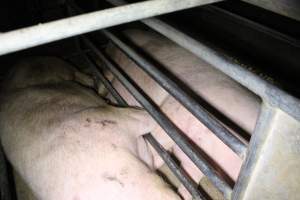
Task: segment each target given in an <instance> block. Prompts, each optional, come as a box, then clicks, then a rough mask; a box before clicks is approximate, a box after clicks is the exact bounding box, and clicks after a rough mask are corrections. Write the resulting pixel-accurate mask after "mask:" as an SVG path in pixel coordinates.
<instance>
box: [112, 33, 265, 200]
mask: <svg viewBox="0 0 300 200" xmlns="http://www.w3.org/2000/svg"><path fill="white" fill-rule="evenodd" d="M123 34H124V37H126V39H127V40H128V41H129V42H130V43H132V44H134V45H135V46H136V47H138V48H140V49H142V54H146V55H147V57H150V58H151V60H154V63H158V65H157V67H159V69H160V70H162V71H165V72H167V73H169V75H170V76H172V77H173V76H175V77H176V78H177V79H179V81H177V82H178V83H180V84H181V85H184V86H187V87H189V88H190V90H191V91H192V93H193V94H196V96H197V97H200V98H201V99H202V101H204V102H206V103H208V104H210V105H211V106H212V107H214V109H215V110H217V111H218V112H220V113H223V115H224V116H225V117H226V118H228V119H229V120H231V121H232V122H234V123H235V124H237V125H238V126H239V127H240V128H241V130H243V131H245V132H246V133H247V135H248V136H250V135H251V133H252V132H253V130H254V127H255V123H256V119H257V115H258V113H259V107H260V99H259V98H258V97H257V96H255V95H254V94H253V93H251V92H250V91H248V90H247V89H245V88H244V87H242V86H241V85H240V84H238V83H237V82H235V81H233V80H232V79H231V78H230V77H228V76H226V75H225V74H223V73H221V72H220V71H218V70H217V69H215V68H214V67H212V66H211V65H209V64H208V63H206V62H205V61H203V60H201V59H199V58H198V57H196V56H195V55H193V54H192V53H190V52H189V51H187V50H186V49H184V48H181V47H179V46H178V45H176V44H175V43H173V42H171V41H170V40H168V39H166V38H164V37H163V36H161V35H159V34H157V33H154V32H151V31H144V30H139V29H129V30H125V31H123ZM106 53H107V54H108V55H109V56H110V57H111V59H112V60H113V61H114V62H115V63H116V64H118V65H119V66H120V67H121V68H122V69H123V70H124V71H125V72H126V73H127V74H128V75H129V76H130V77H131V78H132V79H133V80H134V81H135V82H136V83H137V84H138V85H139V86H140V87H141V88H142V89H143V90H144V92H145V93H146V94H147V95H148V96H149V97H151V98H152V100H153V101H154V102H155V103H156V105H158V106H159V107H160V109H161V110H162V112H164V113H165V114H166V115H167V116H168V117H169V119H171V120H172V121H173V122H174V123H175V124H176V125H177V126H178V128H179V129H181V130H182V131H183V132H184V133H185V134H186V136H187V138H189V139H190V140H191V141H192V143H193V144H194V145H195V146H196V147H197V148H198V149H199V152H200V153H201V154H203V155H205V156H207V157H208V158H209V160H211V161H212V163H214V164H213V166H215V168H216V170H217V171H220V173H221V174H223V176H224V178H225V179H227V180H228V181H229V182H231V183H232V182H233V181H236V180H237V178H238V174H239V171H240V168H241V165H242V159H241V158H239V157H238V156H237V155H236V154H235V153H234V152H233V151H232V150H231V149H230V148H229V147H227V146H226V145H225V144H224V143H223V142H222V141H221V140H219V139H218V138H217V137H216V136H215V135H214V134H213V133H212V132H211V131H210V130H208V129H207V128H206V127H205V126H204V125H203V124H202V123H201V122H199V121H198V120H197V119H196V118H195V117H194V116H193V115H192V114H191V113H189V112H188V111H187V110H186V109H185V108H184V107H183V106H182V105H180V103H179V102H178V101H177V100H175V99H174V98H173V97H172V96H171V95H169V94H168V93H167V92H166V91H165V90H164V89H163V88H161V87H160V86H159V85H158V84H157V83H156V82H155V81H154V80H153V79H151V78H150V77H149V76H148V75H147V74H146V73H145V72H144V71H143V70H141V69H140V68H139V67H137V66H136V64H135V63H134V62H133V61H131V60H130V59H129V58H128V57H127V56H126V55H125V54H124V53H122V52H121V51H120V50H118V48H116V47H115V46H114V45H112V44H109V45H108V47H107V49H106ZM112 83H113V86H114V87H115V88H116V89H117V90H118V91H119V93H120V94H121V95H122V96H123V97H124V99H125V100H126V101H127V102H129V104H130V105H132V106H133V105H136V106H137V105H139V103H138V102H137V101H135V99H134V98H133V97H132V96H131V95H130V94H129V93H128V91H127V90H126V89H125V88H124V87H123V86H122V85H121V84H120V83H119V82H118V81H117V80H116V79H112ZM108 98H110V99H111V100H113V98H112V97H111V96H110V95H108ZM206 108H207V107H206ZM224 125H226V124H224ZM228 128H231V127H228ZM233 132H234V131H233ZM152 133H153V135H154V137H155V138H156V139H157V140H158V141H160V143H161V144H162V145H163V146H164V147H165V148H166V149H167V150H169V151H170V153H172V154H174V155H175V157H177V159H178V160H179V161H180V164H181V166H182V168H184V169H185V171H186V172H187V173H188V174H189V175H190V176H191V177H192V178H193V179H194V181H196V182H197V183H199V182H200V180H201V179H202V177H203V174H202V173H201V172H200V171H199V170H198V169H197V167H196V166H195V165H194V164H193V163H192V162H191V161H190V159H189V158H188V157H187V156H186V155H185V154H184V153H183V152H182V151H181V150H180V148H179V147H178V146H177V145H175V144H174V142H173V141H172V140H171V139H170V138H169V137H168V136H167V135H166V133H165V132H164V131H163V130H162V129H161V128H160V127H156V128H155V129H154V130H153V131H152ZM241 139H242V138H241ZM243 141H244V142H245V143H246V141H245V140H243ZM151 151H152V155H153V163H152V167H153V168H155V169H157V168H160V167H161V166H162V165H163V161H162V160H161V159H160V157H159V156H158V154H157V153H156V152H155V151H154V150H153V149H151ZM149 164H150V165H151V163H149ZM178 190H179V192H180V193H181V194H182V195H183V196H184V197H185V199H191V196H190V195H189V194H188V193H187V191H186V190H185V188H184V187H183V186H182V185H181V186H179V188H178Z"/></svg>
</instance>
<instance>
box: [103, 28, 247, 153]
mask: <svg viewBox="0 0 300 200" xmlns="http://www.w3.org/2000/svg"><path fill="white" fill-rule="evenodd" d="M101 32H102V33H103V34H104V35H105V36H106V37H108V38H109V39H110V40H111V41H112V42H113V43H114V44H115V45H116V46H117V47H119V48H120V49H121V50H122V51H123V52H124V53H125V54H126V55H128V56H129V57H130V58H131V59H132V60H133V61H134V62H135V63H136V64H137V65H138V66H139V67H140V68H142V69H143V70H144V71H146V73H147V74H148V75H150V76H151V77H152V78H153V79H154V80H155V81H156V82H157V83H158V84H159V85H160V86H162V87H163V88H164V89H165V90H166V91H168V92H169V93H170V94H171V95H172V96H173V97H174V98H175V99H177V100H178V101H179V102H180V103H182V105H184V106H185V107H186V108H187V109H188V110H189V111H190V112H191V113H192V114H193V115H194V116H195V117H196V118H198V119H199V121H201V122H202V123H203V124H204V125H205V126H206V127H207V128H208V129H209V130H211V131H212V132H213V133H214V134H215V135H216V136H217V137H218V138H219V139H220V140H222V141H223V142H224V143H225V144H226V145H227V146H228V147H230V148H231V149H232V150H233V151H234V152H235V153H236V154H237V155H239V156H240V157H241V158H244V156H245V154H246V151H247V146H246V145H245V144H244V143H243V142H241V140H239V139H238V138H237V137H236V136H235V135H233V134H232V133H231V132H230V131H229V130H228V129H227V128H225V127H224V126H223V125H222V124H221V123H220V122H219V121H217V120H216V119H215V118H213V117H212V116H211V115H210V114H209V113H208V112H207V111H206V110H205V108H203V107H202V106H201V105H200V104H199V103H198V102H197V101H196V100H195V99H194V98H193V97H191V96H190V95H189V94H187V93H186V91H185V90H184V89H182V88H181V87H180V86H179V85H178V84H177V83H176V82H175V81H173V80H172V79H170V78H169V77H168V76H167V75H165V74H164V73H163V72H161V71H160V70H159V69H158V68H157V67H156V66H154V65H153V64H152V63H151V62H150V61H148V60H147V59H146V58H144V57H143V56H142V55H140V54H139V53H138V52H137V51H135V50H134V49H133V47H132V45H130V44H126V43H125V42H123V41H122V40H120V38H118V37H117V36H116V35H115V34H113V33H112V32H110V31H107V30H102V31H101Z"/></svg>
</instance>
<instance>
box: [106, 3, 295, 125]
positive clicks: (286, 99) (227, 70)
mask: <svg viewBox="0 0 300 200" xmlns="http://www.w3.org/2000/svg"><path fill="white" fill-rule="evenodd" d="M106 1H107V2H110V3H112V4H113V5H124V4H126V2H125V1H123V0H106ZM141 21H142V22H143V23H144V24H146V25H147V26H149V27H151V28H152V29H154V30H155V31H157V32H159V33H161V34H162V35H164V36H165V37H167V38H169V39H170V40H172V41H174V42H175V43H177V44H178V45H180V46H182V47H184V48H186V49H187V50H189V51H190V52H192V53H193V54H195V55H196V56H198V57H199V58H201V59H203V60H205V61H206V62H208V63H209V64H211V65H212V66H214V67H215V68H217V69H218V70H220V71H222V72H223V73H224V74H226V75H228V76H229V77H231V78H232V79H233V80H235V81H237V82H239V83H240V84H242V85H243V86H245V87H246V88H248V89H249V90H251V91H252V92H254V93H255V94H257V95H258V96H260V97H261V98H263V99H264V100H266V101H267V102H268V103H270V104H271V105H272V106H275V107H279V108H280V109H282V110H284V111H285V112H287V113H288V114H290V115H291V116H293V117H294V118H296V119H297V120H300V102H299V99H297V98H295V97H293V96H291V95H289V94H288V93H286V92H285V91H283V90H281V89H279V88H278V87H276V86H274V85H272V84H270V83H269V82H267V81H265V80H263V79H262V78H260V77H258V76H257V75H255V74H253V73H252V72H250V71H248V70H246V69H245V68H244V67H243V66H241V65H240V64H239V63H238V62H236V61H235V60H234V59H233V58H230V57H228V56H226V55H224V53H222V52H220V51H217V50H215V49H214V48H212V47H210V46H209V45H207V44H205V42H203V41H201V42H200V41H198V40H195V39H193V38H192V37H190V36H188V35H187V34H185V33H183V32H181V31H179V30H177V29H176V28H174V27H172V26H170V25H169V24H167V23H164V22H162V21H160V20H158V19H155V18H151V19H145V20H141Z"/></svg>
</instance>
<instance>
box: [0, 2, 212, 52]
mask: <svg viewBox="0 0 300 200" xmlns="http://www.w3.org/2000/svg"><path fill="white" fill-rule="evenodd" d="M216 1H218V0H184V1H182V0H148V1H143V2H139V3H133V4H128V5H124V6H120V7H115V8H110V9H105V10H101V11H96V12H91V13H88V14H82V15H79V16H75V17H70V18H66V19H61V20H57V21H53V22H49V23H45V24H39V25H35V26H31V27H28V28H22V29H19V30H15V31H10V32H7V33H1V34H0V44H1V45H0V55H4V54H7V53H11V52H15V51H19V50H22V49H27V48H30V47H34V46H38V45H41V44H46V43H48V42H53V41H56V40H60V39H64V38H68V37H71V36H75V35H79V34H83V33H87V32H91V31H95V30H98V29H102V28H106V27H110V26H115V25H119V24H123V23H127V22H132V21H135V20H139V19H143V18H148V17H152V16H156V15H161V14H165V13H170V12H174V11H177V10H183V9H187V8H192V7H195V6H199V5H204V4H208V3H212V2H216Z"/></svg>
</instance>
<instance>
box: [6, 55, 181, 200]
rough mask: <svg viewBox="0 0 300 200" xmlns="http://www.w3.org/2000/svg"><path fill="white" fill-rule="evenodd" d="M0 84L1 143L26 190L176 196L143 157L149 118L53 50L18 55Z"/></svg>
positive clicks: (53, 195)
mask: <svg viewBox="0 0 300 200" xmlns="http://www.w3.org/2000/svg"><path fill="white" fill-rule="evenodd" d="M3 85H4V87H3V88H2V91H1V99H0V130H1V135H0V138H1V143H2V145H3V148H4V151H5V153H6V155H7V157H8V159H9V161H10V162H11V164H12V166H13V168H14V170H15V171H16V173H17V174H18V175H19V176H20V178H21V180H23V181H24V184H25V185H27V186H28V188H29V189H30V190H31V192H26V193H28V196H30V198H32V196H34V197H35V198H36V199H40V200H58V199H63V200H80V199H89V200H99V199H105V200H129V199H130V200H139V199H145V200H160V199H167V200H179V199H180V197H179V196H178V195H177V194H176V193H175V192H174V191H173V190H172V189H171V188H170V187H169V185H167V184H166V183H165V182H164V181H163V180H162V178H161V177H160V176H158V175H157V174H156V173H155V172H154V171H153V170H151V169H150V167H148V166H147V165H146V164H145V163H144V162H143V161H142V160H143V159H144V158H143V157H147V155H141V153H140V152H143V153H144V154H145V153H147V151H140V150H139V149H141V148H142V144H144V145H146V143H143V141H144V140H143V138H142V135H143V134H145V133H147V132H149V131H150V130H152V129H153V128H154V126H155V122H154V121H153V120H152V119H151V117H150V116H149V115H148V114H147V113H146V112H145V111H144V110H142V109H140V108H132V107H127V108H121V107H116V106H112V105H109V104H107V103H106V101H104V100H103V98H101V97H99V96H98V95H97V94H96V92H94V91H93V90H92V89H90V88H89V87H91V86H93V85H94V83H93V79H91V78H90V77H89V76H86V75H84V74H82V73H80V72H79V71H77V70H76V69H75V68H74V67H73V66H71V65H69V64H68V63H66V62H64V61H63V60H61V59H58V58H54V57H34V58H28V59H24V60H23V61H21V62H19V63H18V64H17V65H16V66H15V67H13V69H12V71H11V73H10V74H9V75H8V77H7V79H6V80H5V81H4V82H3ZM139 140H141V141H142V142H139Z"/></svg>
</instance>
